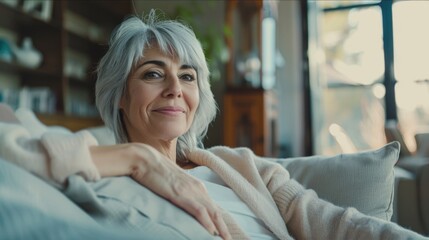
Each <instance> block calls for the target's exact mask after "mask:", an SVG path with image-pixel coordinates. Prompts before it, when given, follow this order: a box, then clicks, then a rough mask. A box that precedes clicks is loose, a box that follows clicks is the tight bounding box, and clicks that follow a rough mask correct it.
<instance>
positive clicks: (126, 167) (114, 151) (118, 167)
mask: <svg viewBox="0 0 429 240" xmlns="http://www.w3.org/2000/svg"><path fill="white" fill-rule="evenodd" d="M134 145H135V144H133V143H126V144H119V145H112V146H94V147H90V153H91V157H92V160H93V162H94V164H95V166H96V167H97V169H98V171H99V173H100V176H101V177H114V176H129V175H131V174H132V171H133V170H134V169H135V168H136V167H140V168H141V167H142V161H141V160H140V159H139V158H138V154H137V153H136V152H137V149H136V147H135V146H134Z"/></svg>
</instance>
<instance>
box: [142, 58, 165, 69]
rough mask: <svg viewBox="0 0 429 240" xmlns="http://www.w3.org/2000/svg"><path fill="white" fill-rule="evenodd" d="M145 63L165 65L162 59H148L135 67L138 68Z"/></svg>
mask: <svg viewBox="0 0 429 240" xmlns="http://www.w3.org/2000/svg"><path fill="white" fill-rule="evenodd" d="M147 64H155V65H158V66H160V67H165V66H166V64H165V62H163V61H158V60H150V61H146V62H143V63H141V64H139V65H138V66H137V68H140V67H142V66H144V65H147Z"/></svg>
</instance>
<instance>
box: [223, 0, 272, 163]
mask: <svg viewBox="0 0 429 240" xmlns="http://www.w3.org/2000/svg"><path fill="white" fill-rule="evenodd" d="M274 2H275V1H269V0H253V1H239V0H227V1H226V14H225V24H226V26H227V27H228V28H230V29H231V32H233V33H234V34H231V35H228V36H226V43H227V46H228V48H229V49H230V54H231V57H230V59H229V62H228V63H227V64H226V79H225V80H226V90H225V95H224V144H225V145H227V146H230V147H248V148H250V149H252V150H253V151H254V152H255V154H257V155H260V156H269V157H275V156H277V155H278V153H279V150H278V136H277V131H278V129H277V128H278V100H277V95H276V93H275V91H273V90H272V89H266V88H264V81H266V80H267V79H268V78H269V76H267V75H266V74H264V71H263V69H261V67H262V66H263V63H264V60H271V61H270V62H274V61H272V59H264V57H263V56H264V51H266V50H267V49H266V48H263V47H262V46H263V42H262V40H263V34H266V32H264V29H263V20H264V18H267V17H268V16H267V13H271V12H274V11H275V10H276V6H275V5H273V3H274ZM270 17H271V16H270ZM272 37H275V36H272ZM240 64H241V65H242V66H243V67H244V66H249V65H250V66H252V65H253V66H256V67H255V68H253V69H244V70H243V69H239V67H238V66H239V65H240ZM258 65H259V66H258ZM249 73H250V74H249Z"/></svg>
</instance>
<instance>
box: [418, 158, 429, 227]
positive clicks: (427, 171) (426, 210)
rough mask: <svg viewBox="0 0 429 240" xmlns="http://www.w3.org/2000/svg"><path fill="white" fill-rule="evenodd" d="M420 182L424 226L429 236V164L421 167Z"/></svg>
mask: <svg viewBox="0 0 429 240" xmlns="http://www.w3.org/2000/svg"><path fill="white" fill-rule="evenodd" d="M418 181H419V182H418V187H419V191H420V212H421V218H422V225H423V228H424V231H425V233H426V234H429V204H428V203H429V163H426V164H424V165H422V166H421V168H420V171H419V175H418Z"/></svg>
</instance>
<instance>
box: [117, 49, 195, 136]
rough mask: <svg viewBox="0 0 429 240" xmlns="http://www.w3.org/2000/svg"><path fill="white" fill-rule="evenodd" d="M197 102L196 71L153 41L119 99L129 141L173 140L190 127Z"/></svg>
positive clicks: (131, 74) (130, 76) (133, 71)
mask: <svg viewBox="0 0 429 240" xmlns="http://www.w3.org/2000/svg"><path fill="white" fill-rule="evenodd" d="M198 103H199V92H198V82H197V72H196V70H195V69H194V68H193V67H191V66H189V65H185V64H183V63H181V62H180V60H179V59H178V58H177V57H171V56H169V55H165V54H163V53H162V52H161V51H160V50H159V48H158V46H157V45H155V44H154V45H152V46H151V48H146V49H145V52H144V57H143V58H142V59H140V61H139V62H138V64H137V65H136V67H135V68H134V69H133V70H132V71H131V73H130V75H129V76H128V81H127V89H126V93H125V94H124V96H122V98H121V102H120V108H121V109H122V112H123V118H124V123H125V126H126V128H127V132H128V136H129V138H130V139H129V140H130V141H132V142H143V143H148V144H150V143H151V142H153V141H157V140H161V141H172V140H176V139H177V138H178V137H179V136H181V135H183V134H184V133H186V132H187V131H188V130H189V128H190V126H191V124H192V121H193V119H194V115H195V112H196V110H197V107H198Z"/></svg>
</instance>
